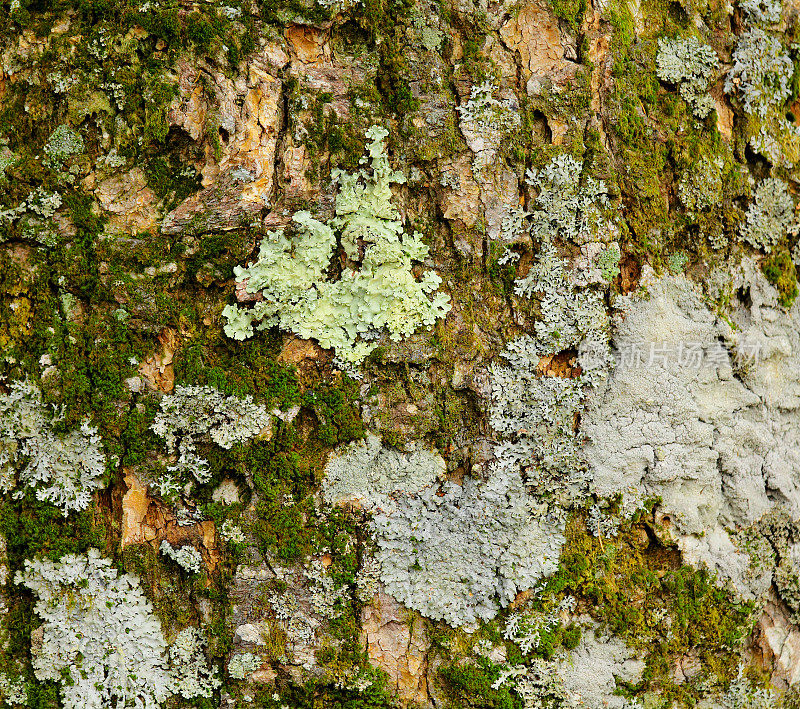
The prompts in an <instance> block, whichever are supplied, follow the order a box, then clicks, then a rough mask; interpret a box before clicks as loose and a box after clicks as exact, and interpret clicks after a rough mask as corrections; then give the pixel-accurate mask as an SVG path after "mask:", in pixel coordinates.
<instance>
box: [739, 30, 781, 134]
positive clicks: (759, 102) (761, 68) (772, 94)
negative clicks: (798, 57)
mask: <svg viewBox="0 0 800 709" xmlns="http://www.w3.org/2000/svg"><path fill="white" fill-rule="evenodd" d="M732 60H733V68H732V69H731V70H730V71H729V72H728V76H727V77H726V79H725V91H726V92H727V93H729V94H730V93H739V94H741V96H742V101H743V105H744V110H745V111H747V112H748V113H751V114H754V115H756V116H758V117H760V118H766V117H767V116H768V114H769V113H770V112H771V111H773V110H774V109H775V108H776V107H779V106H781V105H782V104H783V102H784V101H785V100H786V99H787V98H788V97H789V94H790V92H791V83H792V75H793V73H794V65H793V64H792V60H791V58H790V57H789V55H788V54H786V53H785V52H784V49H783V44H782V43H781V41H780V40H779V39H777V38H776V37H772V36H771V35H768V34H767V33H766V32H764V30H762V29H759V28H755V29H751V30H748V31H747V32H745V33H744V34H743V35H742V36H741V37H740V38H739V41H738V42H737V44H736V49H735V50H734V51H733V56H732Z"/></svg>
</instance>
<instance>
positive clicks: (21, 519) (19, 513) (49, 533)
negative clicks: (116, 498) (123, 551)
mask: <svg viewBox="0 0 800 709" xmlns="http://www.w3.org/2000/svg"><path fill="white" fill-rule="evenodd" d="M0 532H1V533H2V534H3V536H4V537H5V539H6V543H7V545H8V560H9V565H10V567H11V568H12V569H21V568H22V565H23V561H24V560H25V559H31V558H33V557H34V556H36V555H41V556H44V557H47V558H49V559H52V560H54V561H56V560H58V559H60V558H61V557H62V556H63V555H64V554H83V553H85V552H86V550H87V549H89V548H91V547H95V548H98V549H101V550H103V549H106V547H107V543H106V535H107V532H108V530H107V528H106V524H105V521H104V519H103V515H102V512H101V511H100V509H99V508H98V507H96V506H92V507H90V508H89V509H87V510H85V511H84V512H77V513H72V514H70V516H69V517H66V518H65V517H64V515H63V514H62V512H61V510H59V509H58V508H57V507H54V506H53V505H51V504H49V503H46V502H40V501H39V500H37V499H36V498H35V496H34V495H33V494H31V493H30V492H29V493H27V494H26V495H25V497H24V498H22V499H21V500H16V499H13V498H10V497H8V498H7V499H6V500H4V501H3V502H2V504H0Z"/></svg>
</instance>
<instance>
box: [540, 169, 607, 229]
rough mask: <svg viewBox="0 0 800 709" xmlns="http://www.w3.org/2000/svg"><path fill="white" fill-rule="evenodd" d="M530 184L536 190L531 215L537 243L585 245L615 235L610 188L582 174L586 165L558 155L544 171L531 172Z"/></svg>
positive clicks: (600, 181)
mask: <svg viewBox="0 0 800 709" xmlns="http://www.w3.org/2000/svg"><path fill="white" fill-rule="evenodd" d="M526 180H527V182H528V184H529V185H530V186H531V187H532V188H534V189H535V190H536V191H537V193H538V194H537V196H536V199H535V200H534V202H535V206H536V209H535V210H532V211H531V214H530V218H531V220H530V233H531V236H532V237H533V238H534V239H535V240H539V239H544V240H547V241H550V240H552V239H554V238H556V237H558V238H561V239H563V240H564V241H572V242H575V243H578V244H584V243H587V242H591V241H601V242H605V241H607V240H608V236H609V234H611V233H614V232H615V228H614V225H613V224H612V223H611V222H610V221H609V219H608V216H607V214H606V212H607V210H608V208H609V201H608V189H607V188H606V185H605V183H604V182H603V181H602V180H596V179H595V178H593V177H591V176H589V175H583V164H582V163H581V162H579V161H578V160H576V159H575V158H573V157H572V156H571V155H558V156H557V157H555V158H553V159H552V160H551V161H550V162H549V163H548V164H547V165H546V166H545V167H543V168H542V169H541V170H528V172H527V174H526Z"/></svg>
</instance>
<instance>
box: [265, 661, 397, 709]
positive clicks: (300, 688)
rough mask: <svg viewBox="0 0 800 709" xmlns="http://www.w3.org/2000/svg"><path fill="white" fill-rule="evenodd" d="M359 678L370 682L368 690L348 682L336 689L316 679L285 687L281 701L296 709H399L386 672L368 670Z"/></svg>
mask: <svg viewBox="0 0 800 709" xmlns="http://www.w3.org/2000/svg"><path fill="white" fill-rule="evenodd" d="M360 676H362V677H363V678H364V679H366V680H368V681H370V682H371V684H370V685H369V686H368V687H367V688H366V689H363V690H356V689H347V688H346V684H347V682H346V680H345V681H344V682H342V684H343V685H345V686H336V685H334V684H332V683H329V682H328V681H326V680H324V679H316V680H311V681H309V682H307V683H306V684H303V685H295V686H290V687H288V688H286V689H285V690H284V691H283V692H282V693H281V702H283V703H285V704H288V706H291V707H292V708H293V709H319V708H320V707H325V709H395V708H396V707H399V706H400V702H399V701H398V700H397V699H396V698H395V696H394V695H393V693H392V691H391V690H390V689H389V685H388V682H387V679H386V675H385V673H384V672H382V671H381V670H378V669H374V668H367V669H365V670H364V671H363V672H362V673H361V675H360Z"/></svg>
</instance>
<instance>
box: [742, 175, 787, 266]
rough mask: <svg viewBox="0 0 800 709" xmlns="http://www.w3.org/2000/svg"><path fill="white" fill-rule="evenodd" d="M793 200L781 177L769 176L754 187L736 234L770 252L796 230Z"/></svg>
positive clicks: (756, 246)
mask: <svg viewBox="0 0 800 709" xmlns="http://www.w3.org/2000/svg"><path fill="white" fill-rule="evenodd" d="M796 228H797V225H796V223H795V219H794V200H793V199H792V196H791V194H789V188H788V185H787V184H786V183H785V182H784V181H783V180H781V179H778V178H775V177H768V178H767V179H766V180H762V181H761V182H760V183H759V185H758V187H756V191H755V199H754V200H753V203H752V204H751V205H750V208H749V209H748V210H747V216H746V218H745V222H744V224H743V225H742V228H741V230H740V231H739V238H740V239H741V240H742V241H746V242H747V243H748V244H750V245H751V246H753V247H755V248H757V249H762V250H764V251H766V252H767V253H769V252H770V251H772V247H773V246H775V244H777V243H778V242H779V241H781V240H782V239H783V238H784V237H785V236H786V235H787V233H789V232H790V231H795V230H796Z"/></svg>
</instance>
